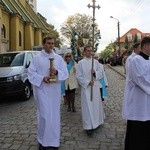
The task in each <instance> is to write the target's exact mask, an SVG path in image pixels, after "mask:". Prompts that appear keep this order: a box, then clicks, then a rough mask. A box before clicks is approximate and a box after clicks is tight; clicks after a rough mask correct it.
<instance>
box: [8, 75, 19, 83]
mask: <svg viewBox="0 0 150 150" xmlns="http://www.w3.org/2000/svg"><path fill="white" fill-rule="evenodd" d="M20 79H21V75H15V76H11V77H8V78H7V82H12V81H13V80H15V81H17V80H20Z"/></svg>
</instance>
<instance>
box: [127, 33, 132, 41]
mask: <svg viewBox="0 0 150 150" xmlns="http://www.w3.org/2000/svg"><path fill="white" fill-rule="evenodd" d="M127 37H128V40H129V41H131V40H132V34H131V33H128V34H127Z"/></svg>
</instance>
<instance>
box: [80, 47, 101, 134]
mask: <svg viewBox="0 0 150 150" xmlns="http://www.w3.org/2000/svg"><path fill="white" fill-rule="evenodd" d="M83 53H84V58H83V59H82V60H80V61H79V62H78V65H77V79H78V82H79V84H80V85H81V109H82V123H83V128H84V129H85V130H86V133H87V135H91V134H92V132H93V130H94V129H96V128H97V127H99V126H100V125H101V124H103V123H104V112H103V106H102V100H101V95H100V90H99V89H100V83H99V79H100V78H101V77H102V71H101V70H100V67H99V62H98V61H97V60H95V59H94V60H93V69H92V47H91V46H85V48H84V52H83ZM91 76H93V80H91ZM91 86H92V89H93V90H92V91H93V94H92V95H93V96H92V99H91Z"/></svg>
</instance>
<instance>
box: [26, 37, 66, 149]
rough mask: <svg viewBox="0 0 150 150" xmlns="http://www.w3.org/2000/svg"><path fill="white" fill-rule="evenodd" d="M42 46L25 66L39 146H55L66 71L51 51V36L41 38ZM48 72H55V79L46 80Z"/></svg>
mask: <svg viewBox="0 0 150 150" xmlns="http://www.w3.org/2000/svg"><path fill="white" fill-rule="evenodd" d="M43 46H44V49H43V50H42V51H41V52H39V54H38V55H37V56H35V57H34V58H33V61H32V62H31V64H30V66H29V68H28V77H29V81H30V82H31V84H32V85H33V94H34V99H35V101H36V104H37V115H38V136H37V138H38V142H39V149H46V148H54V149H58V147H59V145H60V102H61V81H63V80H66V79H67V78H68V70H67V67H66V64H65V62H64V60H63V58H62V57H61V56H59V55H58V54H56V53H55V52H54V51H53V48H54V40H53V38H51V37H46V38H44V39H43ZM49 58H54V67H53V68H50V60H49ZM50 72H52V73H53V74H55V76H56V82H49V78H50V77H49V74H50Z"/></svg>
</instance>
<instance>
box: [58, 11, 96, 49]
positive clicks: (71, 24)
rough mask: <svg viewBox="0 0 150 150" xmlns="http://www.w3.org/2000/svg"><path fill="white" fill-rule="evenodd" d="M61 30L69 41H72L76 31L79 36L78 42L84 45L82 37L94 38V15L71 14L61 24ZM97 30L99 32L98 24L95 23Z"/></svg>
mask: <svg viewBox="0 0 150 150" xmlns="http://www.w3.org/2000/svg"><path fill="white" fill-rule="evenodd" d="M60 31H61V34H62V36H63V37H64V38H65V39H68V40H69V41H71V39H72V33H73V32H74V31H75V32H76V33H77V36H78V40H77V44H78V45H79V46H83V41H82V38H89V39H92V17H91V16H88V15H86V14H79V13H77V14H75V15H72V16H69V17H68V18H67V19H66V21H65V22H64V23H63V24H62V25H61V29H60ZM96 32H98V26H97V24H95V33H96Z"/></svg>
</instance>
